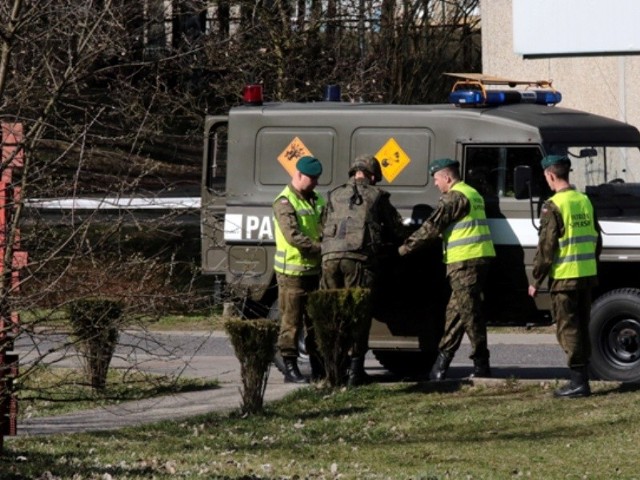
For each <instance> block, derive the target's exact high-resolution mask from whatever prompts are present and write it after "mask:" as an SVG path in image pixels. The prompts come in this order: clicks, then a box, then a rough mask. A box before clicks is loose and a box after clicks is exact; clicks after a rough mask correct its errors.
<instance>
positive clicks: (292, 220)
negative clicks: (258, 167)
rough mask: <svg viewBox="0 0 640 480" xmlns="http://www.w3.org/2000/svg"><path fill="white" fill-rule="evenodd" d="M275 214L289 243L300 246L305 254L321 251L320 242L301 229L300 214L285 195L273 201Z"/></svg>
mask: <svg viewBox="0 0 640 480" xmlns="http://www.w3.org/2000/svg"><path fill="white" fill-rule="evenodd" d="M273 216H274V219H275V221H276V222H278V226H279V227H280V231H282V234H283V235H284V238H285V239H286V240H287V243H289V245H293V246H294V247H296V248H298V249H299V250H300V251H301V252H302V253H303V254H305V255H312V254H317V253H320V242H315V241H313V240H312V239H311V238H309V237H308V236H306V235H305V234H304V233H302V231H301V230H300V225H299V224H298V216H297V215H296V211H295V210H294V208H293V206H292V205H291V203H290V202H289V200H287V199H286V198H285V197H279V198H277V199H276V201H275V202H274V203H273Z"/></svg>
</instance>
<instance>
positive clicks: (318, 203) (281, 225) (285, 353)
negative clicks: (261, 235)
mask: <svg viewBox="0 0 640 480" xmlns="http://www.w3.org/2000/svg"><path fill="white" fill-rule="evenodd" d="M321 173H322V165H321V164H320V162H319V160H318V159H317V158H314V157H309V156H307V157H302V158H300V159H299V160H298V161H297V163H296V172H295V174H294V175H293V178H292V179H291V183H290V184H289V185H287V186H286V187H285V188H284V190H283V191H282V192H281V193H280V194H279V195H278V196H277V197H276V199H275V201H274V203H273V215H274V218H275V223H274V225H275V239H276V254H275V259H274V270H275V271H276V280H277V282H278V308H279V309H280V334H279V336H278V349H279V351H280V354H281V355H282V358H283V361H284V366H285V374H284V376H285V382H293V383H306V382H307V381H308V380H307V379H306V378H305V377H304V376H303V375H302V373H301V372H300V369H299V368H298V362H297V358H298V344H297V341H296V335H297V332H298V331H299V330H300V329H302V328H303V326H304V327H305V329H306V338H305V345H306V348H307V353H308V354H309V357H310V359H312V367H313V365H317V362H316V361H314V360H313V359H316V358H318V352H317V346H316V342H315V336H314V333H313V326H312V324H311V321H309V319H308V317H307V315H306V304H307V298H308V294H309V293H310V292H312V291H314V290H316V289H317V288H318V282H319V277H320V237H321V233H322V224H321V219H322V212H323V208H324V204H325V201H324V199H323V198H322V196H320V195H319V194H317V193H316V192H314V189H315V187H316V185H317V184H318V177H319V176H320V174H321ZM312 374H313V372H312Z"/></svg>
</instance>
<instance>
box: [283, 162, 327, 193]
mask: <svg viewBox="0 0 640 480" xmlns="http://www.w3.org/2000/svg"><path fill="white" fill-rule="evenodd" d="M320 175H322V164H321V163H320V160H318V159H317V158H315V157H310V156H305V157H301V158H300V159H299V160H298V161H297V162H296V172H295V174H294V175H293V178H292V179H291V183H292V184H293V187H294V188H295V189H296V190H298V191H299V192H302V193H310V192H312V191H313V189H314V188H316V185H318V178H319V177H320Z"/></svg>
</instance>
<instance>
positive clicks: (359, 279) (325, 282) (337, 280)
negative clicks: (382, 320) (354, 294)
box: [320, 258, 375, 357]
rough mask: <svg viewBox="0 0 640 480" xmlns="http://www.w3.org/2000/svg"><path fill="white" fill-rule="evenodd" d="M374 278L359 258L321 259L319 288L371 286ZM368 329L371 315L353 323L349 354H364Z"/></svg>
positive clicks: (367, 344)
mask: <svg viewBox="0 0 640 480" xmlns="http://www.w3.org/2000/svg"><path fill="white" fill-rule="evenodd" d="M374 279H375V275H374V272H373V271H372V270H371V269H369V268H367V266H366V264H365V263H364V262H362V261H360V260H355V259H352V258H339V259H331V260H323V261H322V277H321V279H320V288H321V289H335V288H355V287H361V288H372V287H373V282H374ZM370 329H371V317H369V318H368V319H367V321H365V322H359V323H356V324H354V325H353V340H352V344H351V348H350V349H349V350H350V352H349V353H350V355H351V356H353V357H362V356H364V355H366V353H367V350H369V330H370Z"/></svg>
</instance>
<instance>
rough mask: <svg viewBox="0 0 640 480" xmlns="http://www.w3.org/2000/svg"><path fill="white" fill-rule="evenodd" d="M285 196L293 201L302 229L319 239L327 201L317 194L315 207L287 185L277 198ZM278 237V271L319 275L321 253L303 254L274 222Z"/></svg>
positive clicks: (274, 267)
mask: <svg viewBox="0 0 640 480" xmlns="http://www.w3.org/2000/svg"><path fill="white" fill-rule="evenodd" d="M280 197H285V198H286V199H287V200H289V203H291V206H292V207H293V209H294V210H295V212H296V216H297V217H298V225H299V227H300V231H301V232H302V233H303V234H304V235H306V236H307V237H309V238H311V239H312V240H315V241H319V240H320V237H321V233H322V229H321V222H320V219H321V216H322V208H323V207H324V204H325V201H324V198H322V197H321V196H320V195H317V200H316V204H315V207H314V206H313V205H312V204H311V203H309V202H308V201H306V200H304V199H302V198H300V197H299V196H298V195H296V194H295V192H293V191H292V190H291V188H289V186H288V185H287V186H286V187H285V188H284V190H282V192H281V193H280V195H278V197H277V198H280ZM274 224H275V225H274V226H275V237H276V255H275V260H274V264H273V269H274V270H275V271H276V272H279V273H284V274H285V275H317V274H319V273H320V254H318V255H314V256H313V257H308V256H304V255H302V252H300V250H299V249H298V248H296V247H294V246H293V245H290V244H289V243H288V242H287V240H286V238H285V237H284V235H283V234H282V230H280V225H278V222H277V221H275V222H274Z"/></svg>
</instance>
